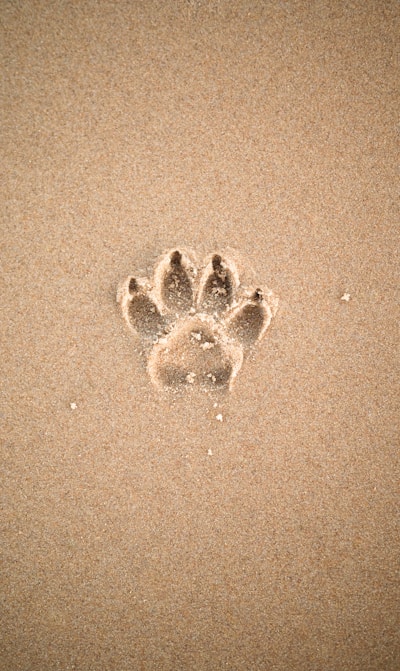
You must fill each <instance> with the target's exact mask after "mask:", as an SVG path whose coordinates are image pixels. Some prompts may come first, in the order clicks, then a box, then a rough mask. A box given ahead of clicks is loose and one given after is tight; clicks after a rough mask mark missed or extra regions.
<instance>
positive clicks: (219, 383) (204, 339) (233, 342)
mask: <svg viewBox="0 0 400 671" xmlns="http://www.w3.org/2000/svg"><path fill="white" fill-rule="evenodd" d="M117 300H118V302H119V303H120V305H121V308H122V314H123V316H124V318H125V320H126V322H127V324H128V326H129V328H130V329H131V330H132V331H134V332H135V333H137V334H139V336H141V338H142V340H143V342H144V344H145V346H146V347H145V349H146V351H147V356H148V360H147V370H148V373H149V375H150V378H151V380H152V382H153V383H154V384H155V385H157V386H158V387H160V388H173V389H177V388H179V387H181V386H187V387H190V386H200V387H203V388H205V389H207V388H209V389H211V388H219V389H231V388H232V385H233V382H234V380H235V378H236V376H237V374H238V372H239V371H240V369H241V367H242V363H243V359H244V356H245V355H246V354H248V352H250V351H251V349H252V348H253V346H254V345H255V344H256V343H257V342H259V341H260V340H261V338H262V337H263V336H264V334H265V332H266V330H267V328H268V326H269V325H270V323H271V320H272V318H273V317H274V316H275V314H276V311H277V308H278V299H277V298H276V297H275V296H274V294H273V293H272V291H270V290H265V289H264V290H263V289H261V288H255V289H248V290H245V289H243V288H242V287H241V285H240V282H239V276H238V271H237V268H236V265H235V263H234V262H233V261H232V260H231V259H229V258H228V257H224V256H222V255H220V254H213V255H212V256H211V257H210V258H209V259H207V260H206V262H205V264H204V266H203V269H202V270H201V272H198V270H197V267H196V264H195V263H194V261H193V259H192V257H191V255H190V254H189V253H188V252H186V251H185V250H181V249H174V250H170V251H168V252H167V253H166V254H164V255H163V256H162V257H161V259H160V260H159V261H158V263H157V264H156V267H155V270H154V276H153V279H152V281H149V280H148V279H147V278H137V277H134V276H129V277H127V279H126V280H125V281H124V282H123V283H122V284H121V286H120V287H119V289H118V294H117Z"/></svg>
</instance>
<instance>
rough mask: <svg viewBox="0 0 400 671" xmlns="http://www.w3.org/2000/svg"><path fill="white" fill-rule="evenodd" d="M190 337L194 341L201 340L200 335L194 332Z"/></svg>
mask: <svg viewBox="0 0 400 671" xmlns="http://www.w3.org/2000/svg"><path fill="white" fill-rule="evenodd" d="M191 336H192V338H195V340H201V333H198V332H196V331H192V333H191Z"/></svg>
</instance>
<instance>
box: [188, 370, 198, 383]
mask: <svg viewBox="0 0 400 671" xmlns="http://www.w3.org/2000/svg"><path fill="white" fill-rule="evenodd" d="M195 377H196V373H188V374H187V375H186V380H187V381H188V382H189V384H193V383H194V378H195Z"/></svg>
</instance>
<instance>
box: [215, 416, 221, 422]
mask: <svg viewBox="0 0 400 671" xmlns="http://www.w3.org/2000/svg"><path fill="white" fill-rule="evenodd" d="M215 419H216V420H218V422H222V415H221V414H219V415H215Z"/></svg>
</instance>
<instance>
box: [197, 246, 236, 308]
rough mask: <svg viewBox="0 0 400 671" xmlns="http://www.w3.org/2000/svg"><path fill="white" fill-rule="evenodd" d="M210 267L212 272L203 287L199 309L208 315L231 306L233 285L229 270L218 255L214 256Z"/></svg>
mask: <svg viewBox="0 0 400 671" xmlns="http://www.w3.org/2000/svg"><path fill="white" fill-rule="evenodd" d="M211 265H212V272H211V273H210V275H209V277H208V278H207V280H206V283H205V285H204V288H203V292H202V296H201V306H200V307H201V309H203V310H205V311H206V312H209V313H215V312H216V313H220V312H223V311H224V310H226V309H227V308H228V307H229V306H230V305H231V303H232V300H233V296H234V290H235V283H234V279H233V274H232V272H231V270H230V269H229V268H228V266H227V265H226V264H225V263H224V262H223V261H222V257H221V256H220V255H219V254H214V256H213V258H212V261H211Z"/></svg>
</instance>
